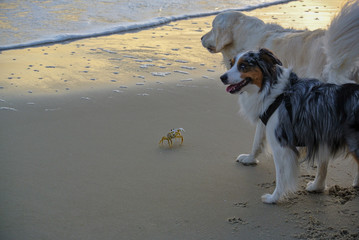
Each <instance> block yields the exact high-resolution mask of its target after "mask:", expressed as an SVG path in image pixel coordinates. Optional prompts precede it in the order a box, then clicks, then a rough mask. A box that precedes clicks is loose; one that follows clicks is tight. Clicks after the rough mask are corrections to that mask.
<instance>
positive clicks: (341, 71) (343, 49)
mask: <svg viewBox="0 0 359 240" xmlns="http://www.w3.org/2000/svg"><path fill="white" fill-rule="evenodd" d="M324 48H325V52H326V55H327V65H326V66H325V69H324V79H327V81H328V82H332V83H345V82H349V81H355V82H357V83H359V66H358V65H359V64H358V62H359V0H349V1H348V2H347V3H345V4H344V6H343V7H342V9H341V11H340V12H339V13H338V14H337V15H336V16H335V17H334V19H333V20H332V22H331V24H330V26H329V28H328V30H327V32H326V34H325V38H324Z"/></svg>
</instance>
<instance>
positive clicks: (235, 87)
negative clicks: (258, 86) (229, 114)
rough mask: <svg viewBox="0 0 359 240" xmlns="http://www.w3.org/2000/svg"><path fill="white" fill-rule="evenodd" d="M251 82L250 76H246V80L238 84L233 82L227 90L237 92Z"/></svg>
mask: <svg viewBox="0 0 359 240" xmlns="http://www.w3.org/2000/svg"><path fill="white" fill-rule="evenodd" d="M250 82H251V79H250V78H245V79H244V80H242V81H240V82H239V83H237V84H231V85H229V86H228V87H227V89H226V91H227V92H229V93H230V94H235V93H238V92H239V91H241V89H242V88H243V87H245V86H247V85H248V83H250Z"/></svg>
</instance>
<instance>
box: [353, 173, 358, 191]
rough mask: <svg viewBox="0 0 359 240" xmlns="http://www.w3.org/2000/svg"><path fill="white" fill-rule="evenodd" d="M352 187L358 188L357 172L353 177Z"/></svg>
mask: <svg viewBox="0 0 359 240" xmlns="http://www.w3.org/2000/svg"><path fill="white" fill-rule="evenodd" d="M353 187H355V188H359V174H358V175H357V176H356V177H355V178H354V181H353Z"/></svg>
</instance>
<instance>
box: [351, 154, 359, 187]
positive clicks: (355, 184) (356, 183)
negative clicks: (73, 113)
mask: <svg viewBox="0 0 359 240" xmlns="http://www.w3.org/2000/svg"><path fill="white" fill-rule="evenodd" d="M352 155H353V157H354V159H355V162H356V163H357V172H356V173H355V177H354V181H353V187H355V188H359V148H358V149H357V150H356V151H355V152H352Z"/></svg>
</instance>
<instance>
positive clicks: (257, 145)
mask: <svg viewBox="0 0 359 240" xmlns="http://www.w3.org/2000/svg"><path fill="white" fill-rule="evenodd" d="M264 130H265V126H264V124H263V123H262V122H261V121H258V123H257V128H256V134H255V136H254V141H253V146H252V152H251V153H250V154H240V155H239V156H238V157H237V162H240V163H242V164H243V165H256V164H257V163H258V160H257V159H256V157H258V155H259V154H260V153H261V152H262V148H263V140H264V139H263V138H264Z"/></svg>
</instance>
